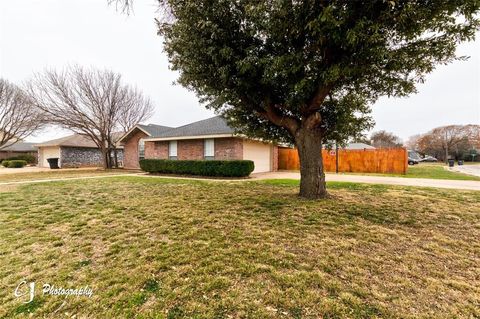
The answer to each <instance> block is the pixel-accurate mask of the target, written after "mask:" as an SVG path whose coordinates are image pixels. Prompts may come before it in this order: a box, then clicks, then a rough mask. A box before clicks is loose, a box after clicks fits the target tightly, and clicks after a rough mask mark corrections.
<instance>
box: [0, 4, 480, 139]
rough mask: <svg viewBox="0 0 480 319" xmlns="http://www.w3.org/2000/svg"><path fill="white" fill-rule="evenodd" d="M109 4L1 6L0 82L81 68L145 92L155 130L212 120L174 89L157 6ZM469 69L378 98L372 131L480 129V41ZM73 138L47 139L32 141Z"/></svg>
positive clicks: (440, 72) (55, 133) (457, 66)
mask: <svg viewBox="0 0 480 319" xmlns="http://www.w3.org/2000/svg"><path fill="white" fill-rule="evenodd" d="M106 3H107V0H0V77H2V78H5V79H8V80H10V81H12V82H16V83H21V82H22V81H24V80H27V79H28V78H29V77H30V76H31V75H32V73H33V72H38V71H42V70H43V69H44V68H45V67H55V68H61V67H64V66H65V65H67V64H75V63H77V64H81V65H86V66H95V67H100V68H109V69H112V70H114V71H116V72H119V73H121V74H122V75H123V76H124V81H126V82H128V83H131V84H134V85H136V86H138V87H139V88H141V89H142V90H143V92H144V93H145V94H146V95H148V96H150V97H151V98H152V100H153V102H154V103H155V115H154V117H153V118H152V119H150V121H148V122H149V123H156V124H163V125H168V126H178V125H183V124H186V123H188V122H192V121H196V120H201V119H204V118H208V117H210V116H213V113H212V112H210V111H207V110H206V109H205V108H203V107H202V106H201V105H200V104H199V103H198V99H197V98H196V96H195V94H194V93H192V92H189V91H187V90H186V89H184V88H183V87H181V86H179V85H173V82H174V81H175V79H176V77H177V74H176V73H175V72H172V71H170V70H169V69H168V61H167V57H166V55H165V54H164V53H163V52H162V40H161V38H160V37H159V36H157V35H156V27H155V23H154V18H155V17H156V15H157V12H156V6H155V3H156V2H155V1H153V0H137V1H136V2H135V8H134V10H135V12H134V14H133V15H130V16H126V15H123V14H121V13H118V12H116V10H115V8H114V7H112V6H108V5H107V4H106ZM458 53H459V54H460V55H468V56H470V59H469V60H468V61H466V62H462V61H457V62H455V63H453V64H450V65H447V66H439V67H438V68H437V69H436V70H435V71H434V72H433V73H432V74H430V75H429V76H428V78H427V82H426V83H425V84H422V85H419V87H418V89H419V93H418V94H416V95H413V96H410V97H408V98H403V99H387V98H382V99H380V100H379V101H378V102H377V103H376V104H375V105H374V106H373V117H374V119H375V121H376V127H375V129H374V130H387V131H391V132H393V133H395V134H397V135H398V136H400V137H401V138H402V139H404V140H405V139H407V138H408V137H409V136H411V135H413V134H417V133H424V132H426V131H428V130H430V129H432V128H434V127H437V126H441V125H446V124H480V37H479V39H478V40H477V41H476V42H474V43H465V44H462V45H461V46H460V47H459V49H458ZM66 134H68V133H67V132H65V131H62V130H58V129H49V130H47V131H45V132H41V133H40V134H37V135H36V136H34V137H30V138H29V139H28V140H30V141H35V142H36V141H43V140H47V139H52V138H57V137H61V136H63V135H66Z"/></svg>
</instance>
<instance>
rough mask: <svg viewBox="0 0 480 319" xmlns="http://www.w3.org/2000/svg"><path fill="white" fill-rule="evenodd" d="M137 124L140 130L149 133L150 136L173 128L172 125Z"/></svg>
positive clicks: (156, 135) (158, 134)
mask: <svg viewBox="0 0 480 319" xmlns="http://www.w3.org/2000/svg"><path fill="white" fill-rule="evenodd" d="M137 126H138V127H140V128H141V129H142V130H144V131H146V132H147V133H148V134H150V136H151V137H158V136H160V135H161V134H162V133H164V132H166V131H168V130H171V129H173V127H169V126H162V125H156V124H148V125H142V124H138V125H137Z"/></svg>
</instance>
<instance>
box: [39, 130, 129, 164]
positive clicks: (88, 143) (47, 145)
mask: <svg viewBox="0 0 480 319" xmlns="http://www.w3.org/2000/svg"><path fill="white" fill-rule="evenodd" d="M35 146H36V147H37V148H38V166H39V167H49V164H48V161H47V159H49V158H58V159H59V160H58V164H59V166H60V167H61V168H76V167H101V166H103V158H102V152H101V151H100V149H99V148H98V146H97V145H96V144H95V143H94V142H93V141H92V140H91V139H90V138H88V137H86V136H83V135H79V134H74V135H70V136H66V137H62V138H58V139H54V140H51V141H47V142H43V143H40V144H36V145H35ZM112 156H113V155H112ZM117 159H118V161H119V163H120V166H121V163H122V162H123V147H119V148H118V149H117Z"/></svg>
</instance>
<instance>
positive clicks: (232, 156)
mask: <svg viewBox="0 0 480 319" xmlns="http://www.w3.org/2000/svg"><path fill="white" fill-rule="evenodd" d="M215 159H216V160H241V159H243V140H242V139H240V138H235V137H227V138H216V139H215Z"/></svg>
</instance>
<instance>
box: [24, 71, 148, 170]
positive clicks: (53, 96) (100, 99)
mask: <svg viewBox="0 0 480 319" xmlns="http://www.w3.org/2000/svg"><path fill="white" fill-rule="evenodd" d="M26 88H27V89H26V90H27V92H28V94H29V96H30V98H31V100H32V101H33V103H34V104H35V105H36V106H37V107H38V108H39V109H41V110H43V111H44V112H45V114H47V120H48V122H49V123H51V124H53V125H58V126H60V127H63V128H66V129H69V130H71V131H73V132H75V133H78V134H81V135H85V136H88V137H89V138H90V139H91V140H92V141H93V142H95V144H96V145H97V146H98V147H99V148H100V150H101V151H102V154H103V157H104V166H105V167H106V168H109V167H112V163H111V160H110V157H111V156H110V154H111V152H112V151H114V150H115V149H116V145H115V144H116V136H115V133H116V132H118V131H128V130H129V129H130V128H131V127H133V125H135V124H137V123H138V122H141V121H144V120H146V119H147V118H148V117H150V116H151V115H152V112H153V107H152V103H151V102H150V100H149V99H148V98H145V97H144V96H143V94H142V93H141V92H140V91H139V90H138V89H136V88H133V87H131V86H129V85H125V84H123V83H122V80H121V75H120V74H118V73H114V72H112V71H108V70H97V69H84V68H82V67H80V66H73V67H69V68H66V69H65V70H64V71H62V72H58V71H55V70H46V71H45V72H44V73H42V74H36V75H35V76H34V78H33V80H32V81H30V82H29V83H28V84H27V85H26Z"/></svg>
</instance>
